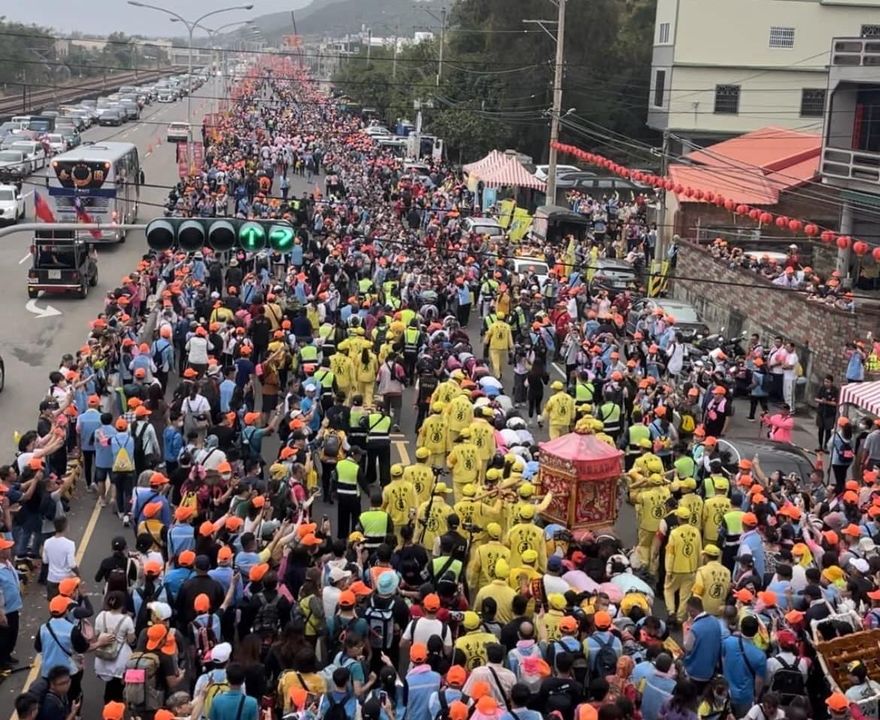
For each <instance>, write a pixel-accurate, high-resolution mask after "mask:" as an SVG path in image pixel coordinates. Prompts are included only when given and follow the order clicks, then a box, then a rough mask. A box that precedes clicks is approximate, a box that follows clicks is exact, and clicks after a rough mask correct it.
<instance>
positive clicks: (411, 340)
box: [403, 327, 421, 354]
mask: <svg viewBox="0 0 880 720" xmlns="http://www.w3.org/2000/svg"><path fill="white" fill-rule="evenodd" d="M419 335H421V333H420V332H419V329H418V328H414V327H408V328H407V329H406V330H404V331H403V351H404V352H405V353H410V354H412V353H415V352H418V350H419Z"/></svg>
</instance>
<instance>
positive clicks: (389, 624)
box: [363, 597, 415, 650]
mask: <svg viewBox="0 0 880 720" xmlns="http://www.w3.org/2000/svg"><path fill="white" fill-rule="evenodd" d="M363 617H364V620H366V621H367V625H368V627H369V628H370V637H369V641H370V647H371V648H374V649H377V650H390V649H391V647H392V646H393V644H394V606H393V604H389V606H388V607H387V608H382V607H377V606H376V603H375V600H374V599H373V598H372V597H371V598H370V604H369V605H368V606H367V608H366V610H364V615H363ZM413 630H415V628H413Z"/></svg>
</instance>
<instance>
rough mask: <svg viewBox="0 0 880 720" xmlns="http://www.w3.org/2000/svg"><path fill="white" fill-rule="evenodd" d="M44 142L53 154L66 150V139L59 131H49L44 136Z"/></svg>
mask: <svg viewBox="0 0 880 720" xmlns="http://www.w3.org/2000/svg"><path fill="white" fill-rule="evenodd" d="M45 142H46V143H48V145H49V149H50V150H51V151H52V154H53V155H58V154H59V153H63V152H65V151H66V150H67V140H65V139H64V135H62V134H60V133H49V134H48V135H46V137H45Z"/></svg>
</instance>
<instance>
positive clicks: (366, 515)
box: [360, 510, 392, 550]
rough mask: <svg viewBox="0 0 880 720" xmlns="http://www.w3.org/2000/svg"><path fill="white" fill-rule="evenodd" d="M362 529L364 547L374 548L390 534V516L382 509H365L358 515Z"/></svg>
mask: <svg viewBox="0 0 880 720" xmlns="http://www.w3.org/2000/svg"><path fill="white" fill-rule="evenodd" d="M360 523H361V527H362V528H363V529H364V547H367V548H369V549H371V550H375V549H376V548H377V547H379V546H380V545H381V544H382V543H383V542H385V536H386V535H390V532H389V531H390V530H391V529H392V525H391V517H390V516H389V515H388V513H387V512H385V511H384V510H365V511H364V512H362V513H361V517H360Z"/></svg>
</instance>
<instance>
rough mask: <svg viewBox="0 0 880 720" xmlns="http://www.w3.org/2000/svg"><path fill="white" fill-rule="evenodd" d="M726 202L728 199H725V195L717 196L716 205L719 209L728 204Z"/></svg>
mask: <svg viewBox="0 0 880 720" xmlns="http://www.w3.org/2000/svg"><path fill="white" fill-rule="evenodd" d="M726 202H727V198H725V197H724V195H716V196H715V204H716V205H717V206H718V207H724V203H726Z"/></svg>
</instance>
